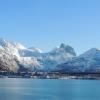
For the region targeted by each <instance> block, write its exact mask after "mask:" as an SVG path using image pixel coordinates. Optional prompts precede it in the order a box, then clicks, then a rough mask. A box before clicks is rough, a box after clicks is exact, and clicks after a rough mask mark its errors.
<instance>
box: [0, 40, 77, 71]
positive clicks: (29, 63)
mask: <svg viewBox="0 0 100 100" xmlns="http://www.w3.org/2000/svg"><path fill="white" fill-rule="evenodd" d="M75 56H76V53H75V51H74V49H73V48H72V47H70V46H68V45H67V46H66V45H65V44H63V43H62V44H61V45H60V46H59V47H58V48H55V49H53V50H52V51H50V52H48V53H42V51H41V50H40V49H38V48H33V47H32V48H26V47H25V46H23V45H22V44H20V43H14V42H9V41H6V40H4V39H0V70H10V71H21V70H24V69H25V70H30V71H34V70H46V71H47V70H54V69H55V68H56V66H57V65H58V64H61V63H64V62H66V61H67V60H69V59H72V58H73V57H75Z"/></svg>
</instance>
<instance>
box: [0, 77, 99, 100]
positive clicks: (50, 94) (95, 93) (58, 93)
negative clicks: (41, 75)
mask: <svg viewBox="0 0 100 100" xmlns="http://www.w3.org/2000/svg"><path fill="white" fill-rule="evenodd" d="M0 100H100V81H98V80H47V79H42V80H40V79H0Z"/></svg>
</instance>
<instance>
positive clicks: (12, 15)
mask: <svg viewBox="0 0 100 100" xmlns="http://www.w3.org/2000/svg"><path fill="white" fill-rule="evenodd" d="M0 37H1V38H4V39H7V40H10V41H15V42H20V43H22V44H24V45H25V46H27V47H31V46H34V47H38V48H41V49H42V50H44V51H49V50H51V49H52V48H54V47H55V46H59V45H60V44H61V43H65V44H68V45H71V46H72V47H73V48H75V51H76V52H77V54H81V53H83V52H84V51H86V50H88V49H90V48H94V47H96V48H100V0H0Z"/></svg>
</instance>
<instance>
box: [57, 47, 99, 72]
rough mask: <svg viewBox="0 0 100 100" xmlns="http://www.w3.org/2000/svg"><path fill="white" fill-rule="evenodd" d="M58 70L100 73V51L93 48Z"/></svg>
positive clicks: (58, 67)
mask: <svg viewBox="0 0 100 100" xmlns="http://www.w3.org/2000/svg"><path fill="white" fill-rule="evenodd" d="M57 70H62V71H70V72H100V49H97V48H92V49H90V50H88V51H87V52H85V53H84V54H82V55H80V56H78V57H75V58H73V59H72V60H69V61H67V62H66V63H63V64H61V65H58V66H57Z"/></svg>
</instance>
